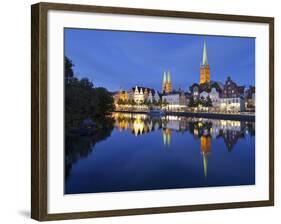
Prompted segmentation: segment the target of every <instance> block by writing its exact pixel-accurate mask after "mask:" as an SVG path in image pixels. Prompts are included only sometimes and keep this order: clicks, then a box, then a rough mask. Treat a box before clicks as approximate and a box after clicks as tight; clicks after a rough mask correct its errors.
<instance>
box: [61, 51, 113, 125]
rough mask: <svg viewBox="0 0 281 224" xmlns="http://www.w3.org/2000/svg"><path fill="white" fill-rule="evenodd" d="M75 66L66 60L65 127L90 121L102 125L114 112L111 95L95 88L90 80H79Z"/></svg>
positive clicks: (102, 89) (66, 58)
mask: <svg viewBox="0 0 281 224" xmlns="http://www.w3.org/2000/svg"><path fill="white" fill-rule="evenodd" d="M73 67H74V64H73V62H72V61H71V60H70V59H69V58H68V57H65V58H64V83H65V125H66V128H75V127H78V126H79V125H81V122H82V121H84V120H86V119H88V120H89V119H90V120H93V121H94V122H96V123H99V124H102V122H104V121H105V120H106V119H107V117H108V115H109V114H110V113H111V112H112V111H113V110H114V103H113V102H114V101H113V98H112V95H111V93H110V92H109V91H108V90H107V89H105V88H103V87H94V85H93V83H92V82H91V81H90V80H89V79H88V78H82V79H79V78H77V77H75V74H74V71H73Z"/></svg>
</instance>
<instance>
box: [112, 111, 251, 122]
mask: <svg viewBox="0 0 281 224" xmlns="http://www.w3.org/2000/svg"><path fill="white" fill-rule="evenodd" d="M115 112H118V113H134V114H149V112H146V111H124V110H122V111H118V110H117V111H115ZM165 115H168V116H169V115H170V116H185V117H197V118H209V119H221V120H239V121H252V122H254V121H255V115H254V114H226V113H205V112H173V111H165ZM165 115H164V116H165Z"/></svg>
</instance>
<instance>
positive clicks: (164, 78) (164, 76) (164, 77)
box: [163, 71, 167, 83]
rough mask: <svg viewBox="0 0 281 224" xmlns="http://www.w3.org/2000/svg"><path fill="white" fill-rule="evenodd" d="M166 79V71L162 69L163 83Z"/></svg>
mask: <svg viewBox="0 0 281 224" xmlns="http://www.w3.org/2000/svg"><path fill="white" fill-rule="evenodd" d="M166 80H167V76H166V72H165V71H164V75H163V83H165V82H166Z"/></svg>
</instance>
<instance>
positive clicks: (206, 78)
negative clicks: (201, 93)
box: [200, 41, 211, 84]
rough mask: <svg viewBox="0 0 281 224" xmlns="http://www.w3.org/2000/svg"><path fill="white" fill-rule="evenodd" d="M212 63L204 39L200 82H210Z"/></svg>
mask: <svg viewBox="0 0 281 224" xmlns="http://www.w3.org/2000/svg"><path fill="white" fill-rule="evenodd" d="M210 81H211V80H210V65H209V64H208V57H207V47H206V42H205V41H204V48H203V60H202V64H201V66H200V84H204V83H210Z"/></svg>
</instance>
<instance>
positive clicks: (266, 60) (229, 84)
mask: <svg viewBox="0 0 281 224" xmlns="http://www.w3.org/2000/svg"><path fill="white" fill-rule="evenodd" d="M31 56H32V66H31V70H32V208H31V210H32V212H31V216H32V218H34V219H36V220H40V221H45V220H58V219H73V218H90V217H105V216H122V215H138V214H152V213H167V212H185V211H198V210H211V209H224V208H242V207H257V206H272V205H273V204H274V89H273V88H274V19H273V18H270V17H256V16H240V15H222V14H209V13H195V12H182V11H162V10H150V9H136V8H116V7H103V6H88V5H70V4H56V3H38V4H35V5H32V50H31Z"/></svg>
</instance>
